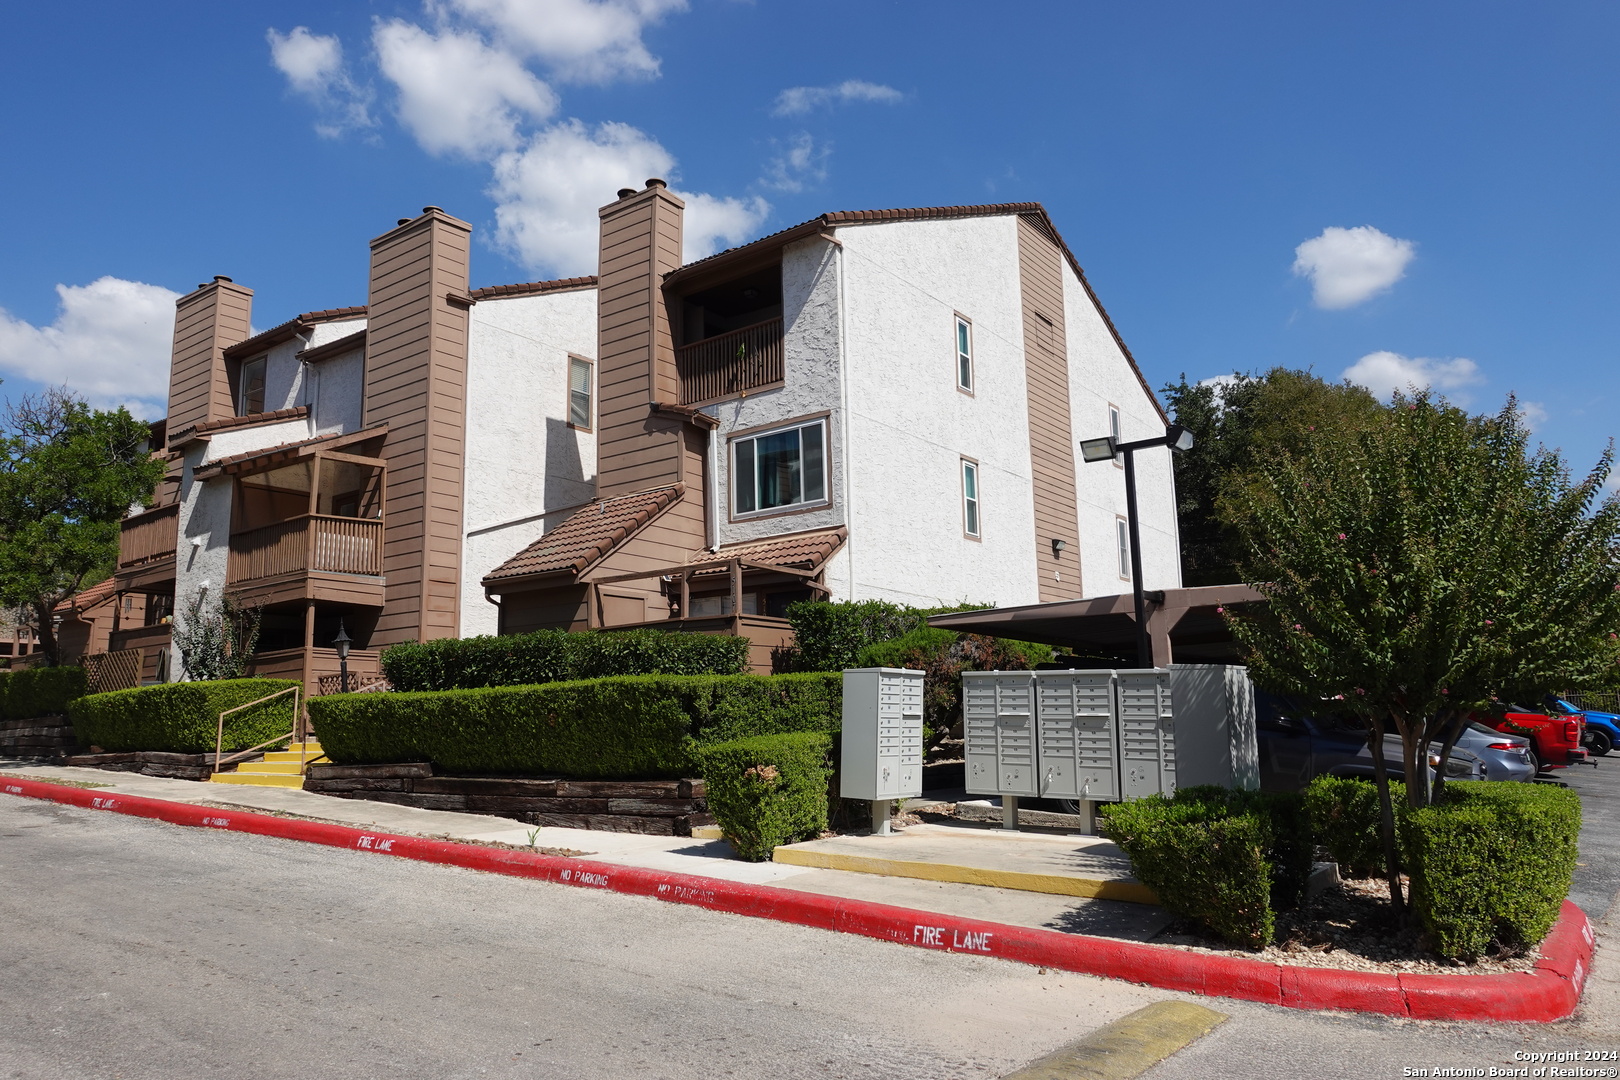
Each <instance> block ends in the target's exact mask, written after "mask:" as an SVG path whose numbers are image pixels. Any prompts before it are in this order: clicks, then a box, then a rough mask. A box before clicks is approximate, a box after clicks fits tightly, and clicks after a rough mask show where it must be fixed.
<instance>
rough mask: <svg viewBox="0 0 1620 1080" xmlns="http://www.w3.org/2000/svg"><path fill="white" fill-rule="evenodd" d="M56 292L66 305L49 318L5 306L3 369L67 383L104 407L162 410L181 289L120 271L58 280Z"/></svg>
mask: <svg viewBox="0 0 1620 1080" xmlns="http://www.w3.org/2000/svg"><path fill="white" fill-rule="evenodd" d="M56 294H57V296H59V297H61V302H62V306H61V311H60V312H59V313H58V314H57V316H56V321H55V322H53V323H51V324H50V325H49V326H34V325H33V324H31V323H28V322H25V321H24V320H22V319H19V318H16V317H15V316H13V315H11V314H10V313H9V312H7V311H5V310H4V309H3V308H0V370H4V371H6V372H9V373H10V374H13V375H20V376H22V377H24V378H28V379H32V380H34V381H35V382H41V383H46V384H49V385H62V384H66V385H67V386H68V387H69V388H71V389H73V390H75V391H77V392H78V393H79V394H81V395H83V396H84V397H85V398H86V399H87V400H88V401H89V402H90V403H91V404H92V405H95V406H97V407H100V408H110V407H115V406H118V405H128V406H129V407H130V410H131V411H132V412H134V413H135V414H136V415H137V416H144V417H147V418H151V417H158V416H162V415H163V410H164V403H165V402H166V401H167V399H168V393H169V354H170V351H171V348H172V345H173V342H174V302H175V300H177V299H179V296H180V294H179V293H176V292H170V291H169V290H168V289H165V288H163V287H162V286H159V285H146V284H143V283H142V282H139V281H125V280H123V279H122V278H115V277H103V278H98V279H96V280H95V281H92V282H91V283H90V284H88V285H58V286H57V287H56Z"/></svg>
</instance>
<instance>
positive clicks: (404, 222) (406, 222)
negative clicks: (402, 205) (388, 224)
mask: <svg viewBox="0 0 1620 1080" xmlns="http://www.w3.org/2000/svg"><path fill="white" fill-rule="evenodd" d="M411 220H412V219H411V218H408V217H402V218H400V219H399V220H398V221H396V222H394V224H395V225H409V224H410V223H411Z"/></svg>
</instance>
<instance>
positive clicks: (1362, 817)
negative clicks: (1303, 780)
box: [1302, 776, 1406, 878]
mask: <svg viewBox="0 0 1620 1080" xmlns="http://www.w3.org/2000/svg"><path fill="white" fill-rule="evenodd" d="M1302 795H1303V797H1304V801H1305V816H1306V817H1307V818H1308V819H1309V820H1310V824H1311V828H1312V830H1313V831H1314V832H1315V833H1316V841H1317V843H1319V844H1321V845H1322V846H1323V847H1325V848H1327V851H1328V854H1329V855H1330V856H1331V857H1332V858H1333V861H1334V862H1336V863H1338V864H1339V869H1340V871H1341V872H1343V874H1344V876H1345V877H1352V878H1370V877H1381V876H1383V875H1384V873H1385V872H1386V871H1385V867H1384V840H1383V836H1382V835H1381V834H1380V831H1379V822H1380V819H1381V817H1382V814H1381V813H1380V811H1379V808H1378V786H1377V785H1376V784H1374V783H1373V782H1372V781H1371V780H1364V779H1361V778H1360V777H1354V776H1318V777H1317V778H1316V779H1314V780H1312V781H1311V782H1310V783H1309V784H1308V785H1306V787H1305V790H1304V792H1302ZM1389 798H1390V802H1391V804H1392V805H1393V807H1394V809H1395V812H1396V815H1397V820H1398V818H1399V815H1400V813H1401V809H1402V807H1404V806H1405V805H1406V785H1405V784H1403V783H1401V782H1400V781H1399V780H1391V781H1390V784H1389Z"/></svg>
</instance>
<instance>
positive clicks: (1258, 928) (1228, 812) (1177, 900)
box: [1103, 786, 1311, 949]
mask: <svg viewBox="0 0 1620 1080" xmlns="http://www.w3.org/2000/svg"><path fill="white" fill-rule="evenodd" d="M1103 822H1104V829H1105V831H1106V834H1107V836H1108V837H1109V839H1111V840H1113V841H1114V842H1115V843H1116V844H1118V845H1119V846H1120V847H1121V848H1122V849H1124V851H1125V853H1126V854H1127V855H1129V856H1130V858H1131V870H1132V872H1133V873H1135V875H1136V877H1137V879H1138V880H1140V881H1141V882H1142V884H1144V885H1146V886H1147V887H1148V888H1150V889H1152V890H1153V891H1154V892H1155V893H1157V894H1158V896H1159V901H1160V902H1161V903H1162V904H1163V905H1164V906H1165V908H1166V909H1167V910H1169V911H1173V912H1175V913H1176V914H1178V915H1182V916H1185V917H1187V918H1190V919H1194V920H1196V921H1198V922H1199V923H1201V924H1203V925H1204V926H1205V927H1207V928H1208V929H1209V930H1211V931H1212V932H1214V933H1215V934H1217V935H1218V936H1220V937H1221V938H1222V939H1224V940H1226V941H1230V942H1232V943H1233V944H1235V945H1241V946H1244V947H1246V948H1250V949H1261V948H1264V947H1265V946H1266V945H1267V944H1268V943H1270V941H1271V938H1272V934H1273V932H1274V930H1275V927H1276V914H1275V913H1276V909H1277V908H1280V907H1295V906H1298V904H1299V903H1300V902H1301V900H1302V899H1303V898H1304V894H1305V885H1306V882H1307V881H1308V880H1309V878H1310V873H1311V837H1310V828H1309V825H1308V823H1307V822H1306V820H1305V816H1304V814H1303V812H1302V811H1301V808H1300V801H1299V797H1298V796H1297V795H1292V794H1288V795H1283V794H1274V793H1265V792H1258V791H1232V790H1229V789H1227V788H1219V787H1212V786H1203V787H1192V788H1183V789H1182V790H1180V791H1178V792H1176V794H1175V797H1174V798H1171V799H1166V798H1164V797H1163V796H1160V795H1155V796H1152V797H1150V798H1146V799H1138V800H1136V801H1135V802H1127V803H1118V804H1116V805H1113V806H1106V807H1103Z"/></svg>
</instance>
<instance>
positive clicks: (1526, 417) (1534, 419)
mask: <svg viewBox="0 0 1620 1080" xmlns="http://www.w3.org/2000/svg"><path fill="white" fill-rule="evenodd" d="M1549 418H1550V414H1549V413H1548V412H1547V406H1545V405H1543V404H1542V403H1541V402H1539V401H1521V402H1519V420H1520V421H1521V422H1522V423H1523V424H1524V426H1525V427H1526V428H1528V429H1530V430H1531V431H1538V430H1540V428H1541V425H1543V424H1545V423H1546V422H1547V421H1548V419H1549Z"/></svg>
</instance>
